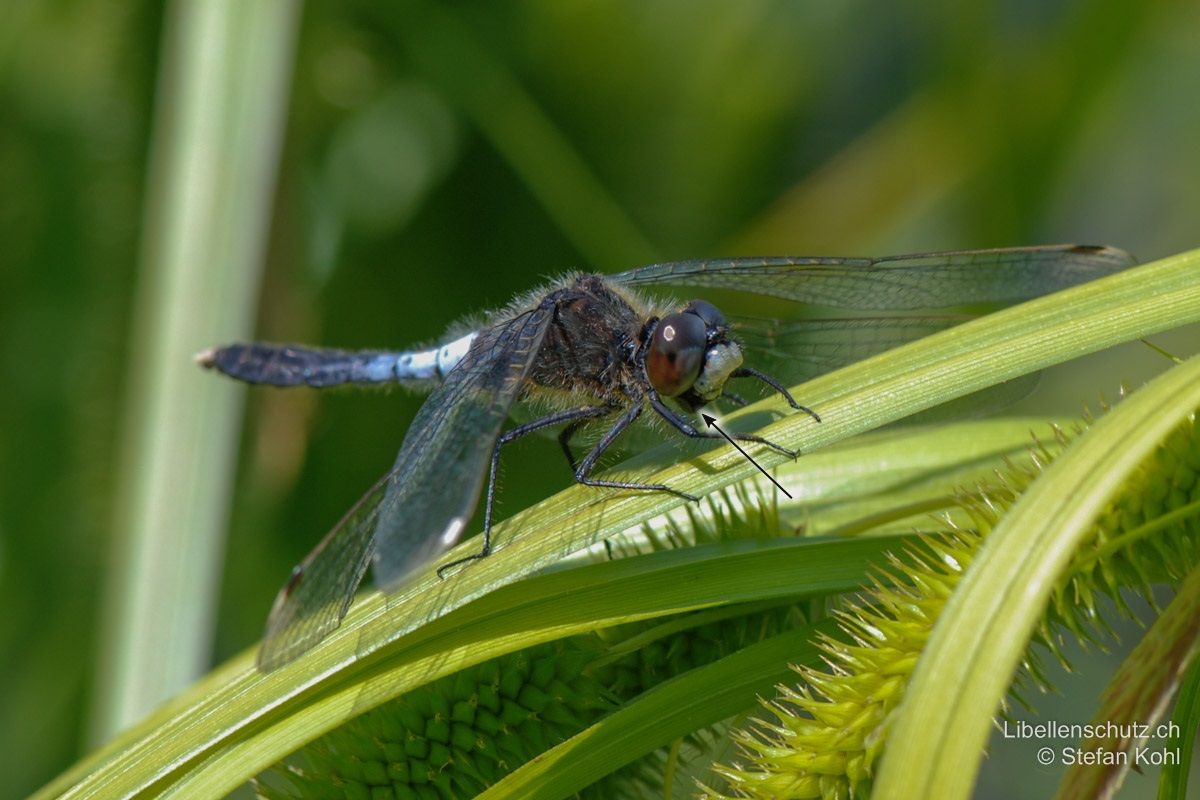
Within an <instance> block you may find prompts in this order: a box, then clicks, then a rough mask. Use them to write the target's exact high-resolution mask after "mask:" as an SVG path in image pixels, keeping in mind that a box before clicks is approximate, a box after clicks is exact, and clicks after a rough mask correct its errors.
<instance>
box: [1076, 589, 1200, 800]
mask: <svg viewBox="0 0 1200 800" xmlns="http://www.w3.org/2000/svg"><path fill="white" fill-rule="evenodd" d="M1197 653H1200V568H1197V569H1193V570H1192V571H1191V572H1190V573H1188V576H1187V577H1186V578H1184V580H1183V584H1182V585H1181V586H1180V587H1179V591H1178V592H1177V593H1176V595H1175V597H1174V598H1173V599H1172V600H1171V603H1170V605H1168V606H1167V608H1166V609H1165V610H1164V611H1163V613H1162V615H1161V616H1159V618H1158V619H1157V620H1155V621H1154V625H1152V626H1151V628H1150V630H1148V631H1146V635H1145V636H1144V637H1142V641H1141V642H1139V643H1138V645H1137V647H1135V648H1133V652H1131V653H1130V654H1129V655H1128V656H1126V658H1125V660H1124V661H1122V662H1121V666H1120V667H1119V668H1118V669H1117V673H1116V674H1115V675H1113V677H1112V680H1111V681H1109V683H1108V686H1107V687H1106V688H1105V690H1104V696H1103V697H1102V698H1101V702H1100V709H1099V711H1098V712H1097V713H1096V715H1095V716H1094V717H1093V718H1092V723H1093V724H1094V725H1097V726H1104V725H1106V724H1107V723H1111V724H1113V725H1117V726H1124V729H1125V730H1127V731H1133V732H1135V733H1136V732H1137V731H1138V727H1137V726H1139V725H1145V726H1146V732H1147V734H1149V733H1150V732H1151V731H1153V730H1154V726H1155V724H1156V723H1157V722H1158V721H1159V720H1160V719H1162V718H1163V715H1164V714H1166V712H1167V707H1168V706H1169V704H1170V702H1171V698H1172V697H1174V695H1175V692H1176V690H1177V689H1178V688H1179V683H1180V680H1181V679H1182V678H1183V676H1184V674H1185V673H1186V672H1187V670H1188V667H1189V666H1190V665H1191V664H1194V663H1196V655H1197ZM1177 745H1178V742H1172V741H1170V740H1169V739H1167V738H1161V739H1158V738H1155V739H1151V738H1149V737H1148V736H1146V737H1142V736H1132V737H1124V738H1119V737H1116V736H1109V737H1103V738H1092V739H1089V740H1088V741H1086V742H1083V743H1081V745H1080V747H1081V749H1082V750H1084V751H1085V752H1098V753H1124V754H1125V755H1126V756H1127V758H1126V759H1125V760H1123V761H1122V760H1118V762H1117V763H1114V764H1106V763H1097V764H1087V765H1085V764H1080V763H1076V764H1075V765H1074V766H1072V767H1071V769H1070V770H1069V771H1068V772H1067V774H1066V775H1064V776H1063V780H1062V783H1061V784H1060V785H1059V789H1058V797H1059V798H1060V800H1087V798H1092V797H1109V796H1111V795H1113V794H1114V793H1115V792H1116V791H1117V789H1118V788H1120V785H1121V781H1123V780H1124V779H1125V775H1126V774H1127V773H1128V772H1129V768H1130V766H1131V765H1137V764H1140V763H1141V762H1140V761H1139V760H1138V759H1137V757H1136V756H1135V755H1134V751H1136V750H1138V749H1142V750H1144V751H1145V752H1147V753H1154V752H1157V753H1162V754H1164V756H1165V754H1166V752H1167V751H1168V749H1170V748H1172V747H1173V746H1177ZM1176 752H1177V751H1176ZM1101 760H1102V761H1103V759H1101ZM1164 763H1165V762H1164Z"/></svg>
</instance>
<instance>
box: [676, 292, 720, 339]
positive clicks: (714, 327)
mask: <svg viewBox="0 0 1200 800" xmlns="http://www.w3.org/2000/svg"><path fill="white" fill-rule="evenodd" d="M683 311H684V313H685V314H695V315H696V316H697V317H699V318H700V319H702V320H704V326H705V327H706V328H707V329H708V331H709V332H710V333H711V332H714V331H718V330H721V329H724V327H725V315H724V314H722V313H721V311H720V309H718V308H717V307H716V306H714V305H713V304H712V303H710V302H708V301H707V300H693V301H692V302H690V303H688V304H687V306H686V307H685V308H684V309H683Z"/></svg>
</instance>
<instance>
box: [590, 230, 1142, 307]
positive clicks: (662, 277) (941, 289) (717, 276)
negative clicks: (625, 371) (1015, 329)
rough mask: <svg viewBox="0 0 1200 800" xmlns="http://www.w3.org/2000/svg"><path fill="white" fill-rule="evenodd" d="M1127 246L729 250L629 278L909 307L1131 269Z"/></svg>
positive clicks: (1023, 294) (1040, 288) (997, 296)
mask: <svg viewBox="0 0 1200 800" xmlns="http://www.w3.org/2000/svg"><path fill="white" fill-rule="evenodd" d="M1134 263H1136V262H1135V260H1134V258H1133V257H1132V256H1130V255H1129V254H1128V253H1126V252H1124V251H1123V250H1118V249H1116V248H1113V247H1095V246H1090V245H1049V246H1044V247H1014V248H1000V249H994V250H964V251H957V252H949V253H923V254H919V255H906V256H885V257H883V258H803V257H790V256H779V257H768V258H726V259H713V260H704V261H677V262H673V263H665V264H651V265H650V266H646V267H639V268H637V269H633V270H629V271H628V272H623V273H621V274H619V275H614V276H612V280H613V281H615V282H616V283H620V284H624V285H626V286H651V285H657V284H661V285H674V286H701V287H709V288H715V289H733V290H736V291H741V292H751V293H754V294H762V295H769V296H772V297H781V298H784V299H787V300H796V301H799V302H804V303H814V304H818V305H825V306H840V307H843V308H856V309H874V310H889V309H890V310H902V309H919V308H948V307H951V306H960V305H970V304H974V303H1017V302H1022V301H1024V300H1029V299H1031V298H1034V297H1038V296H1041V295H1044V294H1049V293H1051V292H1055V291H1058V290H1060V289H1065V288H1067V287H1068V286H1074V285H1076V284H1079V283H1084V282H1086V281H1089V280H1093V279H1095V278H1099V277H1102V276H1104V275H1109V274H1112V273H1114V272H1119V271H1120V270H1123V269H1126V268H1127V267H1129V266H1131V265H1132V264H1134Z"/></svg>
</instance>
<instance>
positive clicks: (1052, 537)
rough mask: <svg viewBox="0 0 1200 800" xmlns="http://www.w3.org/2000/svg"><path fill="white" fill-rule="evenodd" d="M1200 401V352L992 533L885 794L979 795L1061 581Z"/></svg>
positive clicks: (905, 715) (953, 603)
mask: <svg viewBox="0 0 1200 800" xmlns="http://www.w3.org/2000/svg"><path fill="white" fill-rule="evenodd" d="M1197 407H1200V357H1194V358H1192V359H1191V360H1189V361H1187V362H1184V363H1183V364H1181V365H1179V366H1177V367H1174V368H1172V369H1171V370H1169V371H1167V372H1166V373H1164V374H1163V375H1161V376H1159V377H1158V378H1156V379H1155V380H1154V381H1152V382H1151V383H1150V384H1148V385H1147V386H1146V387H1144V388H1143V389H1141V390H1140V391H1138V392H1136V393H1135V394H1134V395H1133V396H1132V397H1131V398H1129V399H1127V400H1126V401H1125V402H1123V403H1122V404H1121V405H1120V406H1118V407H1117V408H1116V409H1114V410H1113V411H1111V412H1109V413H1108V414H1106V415H1105V416H1104V417H1103V418H1101V419H1100V420H1099V421H1097V422H1096V423H1095V424H1094V425H1093V426H1092V427H1091V428H1090V429H1089V430H1088V431H1087V432H1086V433H1084V434H1083V435H1082V436H1081V437H1080V438H1079V439H1078V440H1077V441H1076V442H1075V444H1074V445H1073V446H1072V447H1071V448H1069V449H1068V450H1067V451H1066V452H1065V453H1063V454H1062V455H1061V456H1059V457H1058V458H1057V459H1055V461H1054V462H1053V463H1052V464H1051V465H1050V466H1049V467H1048V468H1047V470H1046V471H1045V473H1043V475H1042V476H1041V477H1040V478H1039V479H1038V480H1037V481H1035V482H1034V484H1033V485H1032V486H1031V487H1030V488H1029V490H1028V491H1027V492H1026V493H1025V494H1024V495H1023V496H1022V498H1021V499H1020V500H1019V501H1018V502H1017V504H1016V505H1015V506H1013V508H1012V509H1011V510H1010V511H1009V513H1008V514H1006V515H1005V517H1004V518H1003V520H1002V521H1001V522H1000V524H999V525H998V526H997V527H996V529H995V530H994V531H993V532H992V533H991V535H990V536H988V538H987V541H986V542H985V543H984V545H983V547H982V549H981V550H980V553H979V555H978V556H977V557H976V559H975V560H974V561H973V562H972V564H971V568H970V569H969V570H968V572H967V574H966V575H965V577H964V578H963V581H962V583H961V584H960V586H959V589H958V590H957V591H956V592H955V594H954V596H953V597H951V598H950V601H949V603H948V604H947V606H946V609H945V613H944V614H943V616H942V617H941V619H939V620H938V622H937V624H936V626H935V627H934V630H933V634H932V635H931V637H930V640H929V644H928V646H927V647H926V649H925V652H924V653H923V654H922V656H921V659H920V662H919V663H918V665H917V668H916V671H915V672H914V674H913V679H912V681H911V683H910V686H909V689H908V692H907V694H906V696H905V699H904V702H903V704H902V705H901V707H900V709H899V710H898V712H897V715H896V717H895V720H894V725H893V728H892V730H891V732H890V733H889V735H888V748H887V751H886V753H885V755H884V760H883V764H882V768H881V770H880V774H879V779H878V781H877V783H876V785H875V790H876V791H877V792H879V793H880V796H883V797H938V798H947V800H953V798H960V797H961V798H966V797H969V796H970V793H971V787H972V785H973V784H974V781H975V776H976V774H977V772H978V768H979V760H980V758H982V755H983V748H984V745H985V743H986V741H987V736H988V732H989V730H990V728H991V723H992V717H993V715H994V714H995V712H996V710H997V709H998V708H999V706H1000V701H1001V699H1002V697H1003V696H1004V693H1005V692H1006V691H1007V689H1008V686H1009V684H1010V682H1011V680H1012V676H1013V674H1014V672H1015V670H1016V667H1017V665H1018V663H1019V661H1020V659H1021V656H1022V654H1023V653H1024V651H1025V649H1026V647H1027V646H1028V642H1029V638H1030V636H1031V635H1032V633H1033V630H1034V628H1035V626H1036V625H1037V622H1038V620H1039V619H1040V618H1041V616H1042V615H1043V614H1044V613H1045V607H1046V602H1047V600H1048V598H1049V596H1050V593H1051V591H1052V590H1053V588H1054V586H1055V584H1056V582H1057V581H1058V580H1059V578H1060V576H1061V575H1062V574H1063V572H1064V570H1065V569H1066V568H1067V566H1068V564H1069V563H1070V560H1071V558H1072V557H1073V555H1074V554H1075V553H1076V552H1077V550H1078V548H1079V546H1080V545H1081V544H1082V543H1083V542H1084V541H1085V540H1086V538H1087V536H1088V534H1089V532H1090V531H1091V526H1092V524H1093V522H1094V520H1095V518H1096V516H1097V515H1098V514H1099V512H1100V511H1101V510H1102V509H1103V507H1104V505H1105V503H1107V502H1108V500H1109V499H1111V498H1112V497H1113V496H1114V495H1115V494H1116V493H1117V492H1119V491H1120V489H1121V486H1122V485H1123V484H1124V482H1125V480H1126V479H1127V476H1128V475H1129V474H1130V472H1131V471H1133V470H1135V469H1137V467H1138V466H1139V465H1140V464H1141V463H1142V462H1143V461H1144V460H1145V458H1146V457H1147V456H1148V455H1149V454H1150V453H1151V452H1152V451H1153V449H1154V448H1155V447H1156V446H1157V445H1158V444H1159V443H1160V442H1161V441H1162V440H1163V439H1164V438H1165V437H1166V435H1167V434H1168V433H1169V432H1170V431H1171V430H1172V429H1173V428H1174V427H1175V426H1176V425H1177V424H1178V423H1179V421H1180V420H1182V419H1183V418H1185V417H1186V415H1188V414H1190V413H1192V412H1193V411H1194V410H1195V409H1196V408H1197Z"/></svg>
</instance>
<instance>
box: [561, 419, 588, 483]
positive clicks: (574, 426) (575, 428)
mask: <svg viewBox="0 0 1200 800" xmlns="http://www.w3.org/2000/svg"><path fill="white" fill-rule="evenodd" d="M586 422H587V420H586V419H577V420H575V421H574V422H572V423H571V424H570V425H568V426H567V427H565V428H563V429H562V433H560V434H558V444H559V445H560V446H561V447H562V451H563V453H565V454H566V456H567V463H568V464H570V465H571V472H574V471H575V470H577V469H579V462H578V461H576V460H575V454H574V453H572V452H571V438H572V437H573V436H575V434H576V433H578V432H579V429H580V428H582V427H583V426H584V424H585V423H586Z"/></svg>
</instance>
